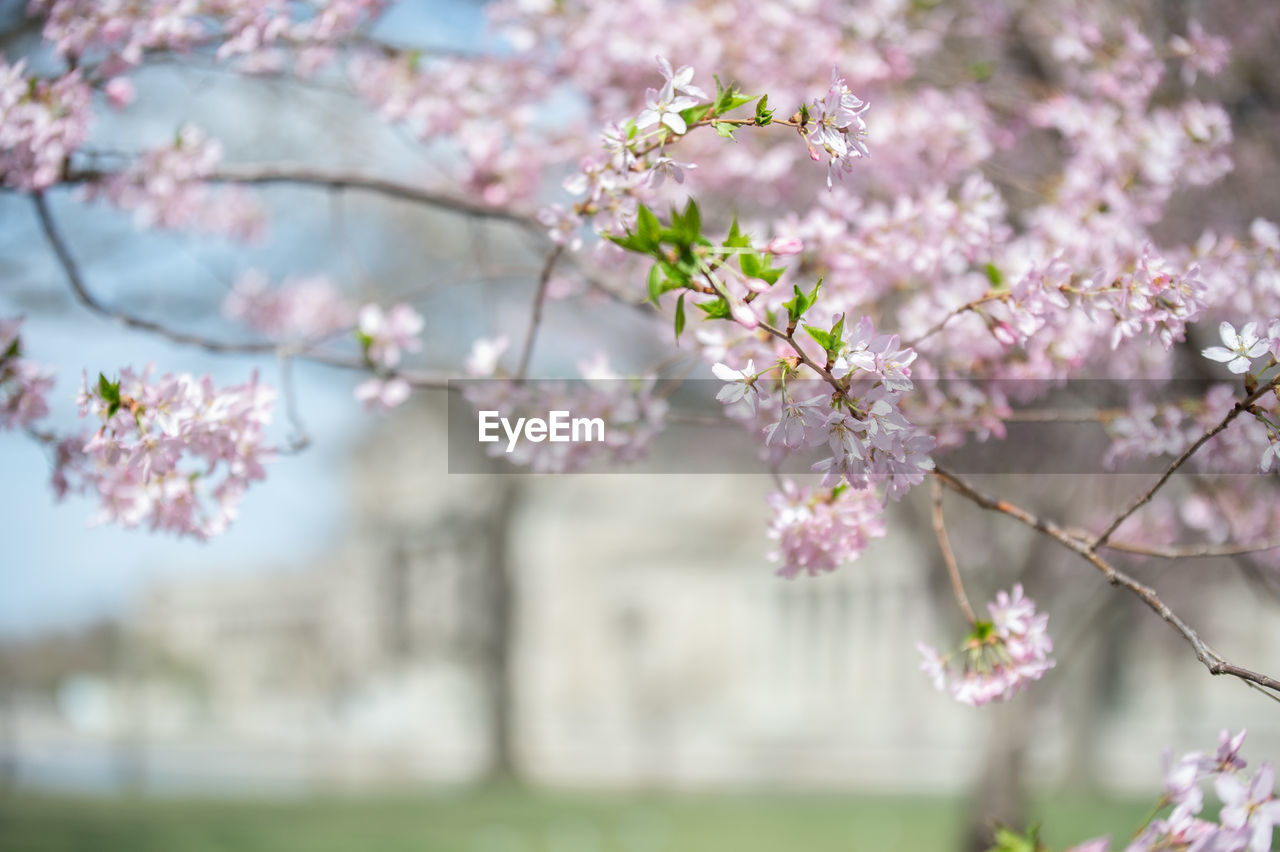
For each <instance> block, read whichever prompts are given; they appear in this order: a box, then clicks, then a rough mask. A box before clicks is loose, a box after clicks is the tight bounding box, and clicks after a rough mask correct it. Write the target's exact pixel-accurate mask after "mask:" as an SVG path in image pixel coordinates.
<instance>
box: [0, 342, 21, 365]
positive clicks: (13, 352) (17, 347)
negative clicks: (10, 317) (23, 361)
mask: <svg viewBox="0 0 1280 852" xmlns="http://www.w3.org/2000/svg"><path fill="white" fill-rule="evenodd" d="M21 355H22V338H21V337H15V338H14V339H13V342H12V343H10V344H9V348H8V349H6V350H5V351H4V354H3V355H0V362H3V361H8V360H9V359H10V358H17V357H19V356H21Z"/></svg>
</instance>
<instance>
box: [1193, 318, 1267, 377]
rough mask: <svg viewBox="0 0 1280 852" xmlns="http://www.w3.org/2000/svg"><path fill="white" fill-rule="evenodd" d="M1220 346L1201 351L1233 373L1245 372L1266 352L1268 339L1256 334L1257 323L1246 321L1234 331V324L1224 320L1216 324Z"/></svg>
mask: <svg viewBox="0 0 1280 852" xmlns="http://www.w3.org/2000/svg"><path fill="white" fill-rule="evenodd" d="M1218 334H1219V335H1220V336H1221V337H1222V343H1223V345H1222V346H1210V347H1209V348H1208V349H1205V350H1203V351H1202V352H1201V354H1202V355H1204V357H1206V358H1208V359H1209V360H1211V361H1221V362H1223V363H1225V364H1226V365H1227V369H1228V370H1230V371H1231V372H1233V373H1247V372H1248V371H1249V369H1250V367H1252V365H1253V361H1254V360H1255V359H1257V358H1260V357H1262V356H1263V355H1264V354H1266V352H1267V350H1268V349H1269V348H1270V341H1268V340H1267V339H1266V338H1262V337H1259V336H1258V324H1257V323H1256V322H1250V323H1246V324H1245V326H1244V328H1242V329H1240V331H1239V333H1237V332H1236V329H1235V326H1233V325H1232V324H1231V323H1229V322H1226V321H1225V320H1224V321H1223V322H1222V324H1221V325H1219V326H1218Z"/></svg>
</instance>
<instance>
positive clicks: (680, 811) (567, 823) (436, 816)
mask: <svg viewBox="0 0 1280 852" xmlns="http://www.w3.org/2000/svg"><path fill="white" fill-rule="evenodd" d="M1040 813H1041V814H1042V817H1043V819H1044V822H1045V829H1046V830H1045V838H1046V840H1047V841H1049V842H1050V843H1051V844H1053V845H1055V846H1056V847H1058V848H1061V847H1062V846H1063V845H1066V844H1067V843H1070V842H1074V841H1078V840H1082V839H1085V838H1087V837H1092V836H1095V835H1097V834H1104V833H1108V832H1111V833H1114V834H1115V835H1116V836H1117V837H1118V838H1125V837H1127V836H1128V833H1129V832H1130V831H1131V830H1132V829H1133V828H1134V827H1135V826H1136V825H1137V823H1138V822H1139V821H1140V820H1141V819H1142V817H1143V816H1144V806H1143V805H1142V804H1133V803H1129V804H1125V803H1105V802H1096V801H1095V802H1087V801H1079V800H1076V801H1070V802H1066V803H1064V802H1061V801H1057V802H1055V803H1053V804H1052V805H1046V807H1045V808H1043V809H1041V810H1040ZM962 821H963V812H962V807H961V806H960V805H959V804H958V803H956V802H955V801H953V800H942V799H926V798H910V799H908V798H884V797H867V796H857V797H851V796H836V795H831V794H823V795H814V796H803V795H797V794H786V795H776V796H766V795H732V796H730V795H716V796H711V795H691V796H677V795H674V794H661V795H652V796H646V795H623V794H618V795H604V794H600V795H595V794H580V793H573V794H570V793H563V794H561V793H544V792H524V791H518V790H486V791H472V792H465V793H452V794H440V795H424V796H420V797H407V796H400V797H390V798H342V799H313V800H301V801H208V800H198V801H197V800H193V801H187V800H169V799H160V800H156V799H125V798H121V799H88V798H62V797H45V796H30V795H19V796H9V797H0V852H19V850H21V852H366V850H368V852H660V851H661V852H721V850H723V852H784V850H785V852H790V850H798V852H836V850H839V852H860V850H866V852H893V850H909V852H916V850H920V851H921V852H946V851H947V850H951V849H954V848H955V845H956V844H955V841H956V838H957V837H958V835H959V832H960V827H961V825H962Z"/></svg>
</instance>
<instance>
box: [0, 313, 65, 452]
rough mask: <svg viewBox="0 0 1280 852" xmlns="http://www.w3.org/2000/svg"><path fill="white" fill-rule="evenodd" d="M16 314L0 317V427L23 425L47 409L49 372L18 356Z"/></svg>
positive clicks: (50, 375) (26, 425) (19, 351)
mask: <svg viewBox="0 0 1280 852" xmlns="http://www.w3.org/2000/svg"><path fill="white" fill-rule="evenodd" d="M21 326H22V320H21V319H20V318H9V319H0V429H24V428H26V427H28V426H30V425H31V424H33V423H35V422H36V421H37V420H39V419H40V418H41V417H44V416H45V415H46V414H48V413H49V405H48V402H47V401H46V397H47V395H48V394H49V392H50V391H51V390H53V384H54V382H53V376H52V374H51V373H50V372H49V371H48V370H47V369H45V368H44V367H41V366H40V365H39V364H35V363H32V362H31V361H28V360H26V359H25V358H23V357H22V340H21V338H19V337H18V331H19V329H20V328H21Z"/></svg>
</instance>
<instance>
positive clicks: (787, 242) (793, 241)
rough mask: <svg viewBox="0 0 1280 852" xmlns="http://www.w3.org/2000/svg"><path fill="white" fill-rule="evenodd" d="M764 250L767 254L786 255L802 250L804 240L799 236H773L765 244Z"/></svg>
mask: <svg viewBox="0 0 1280 852" xmlns="http://www.w3.org/2000/svg"><path fill="white" fill-rule="evenodd" d="M764 250H765V251H767V252H768V253H769V254H776V255H778V256H779V257H786V256H788V255H793V254H799V253H800V252H802V251H804V242H803V241H802V240H801V239H800V238H799V237H774V238H773V239H771V240H769V242H768V243H766V244H765V247H764Z"/></svg>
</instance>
